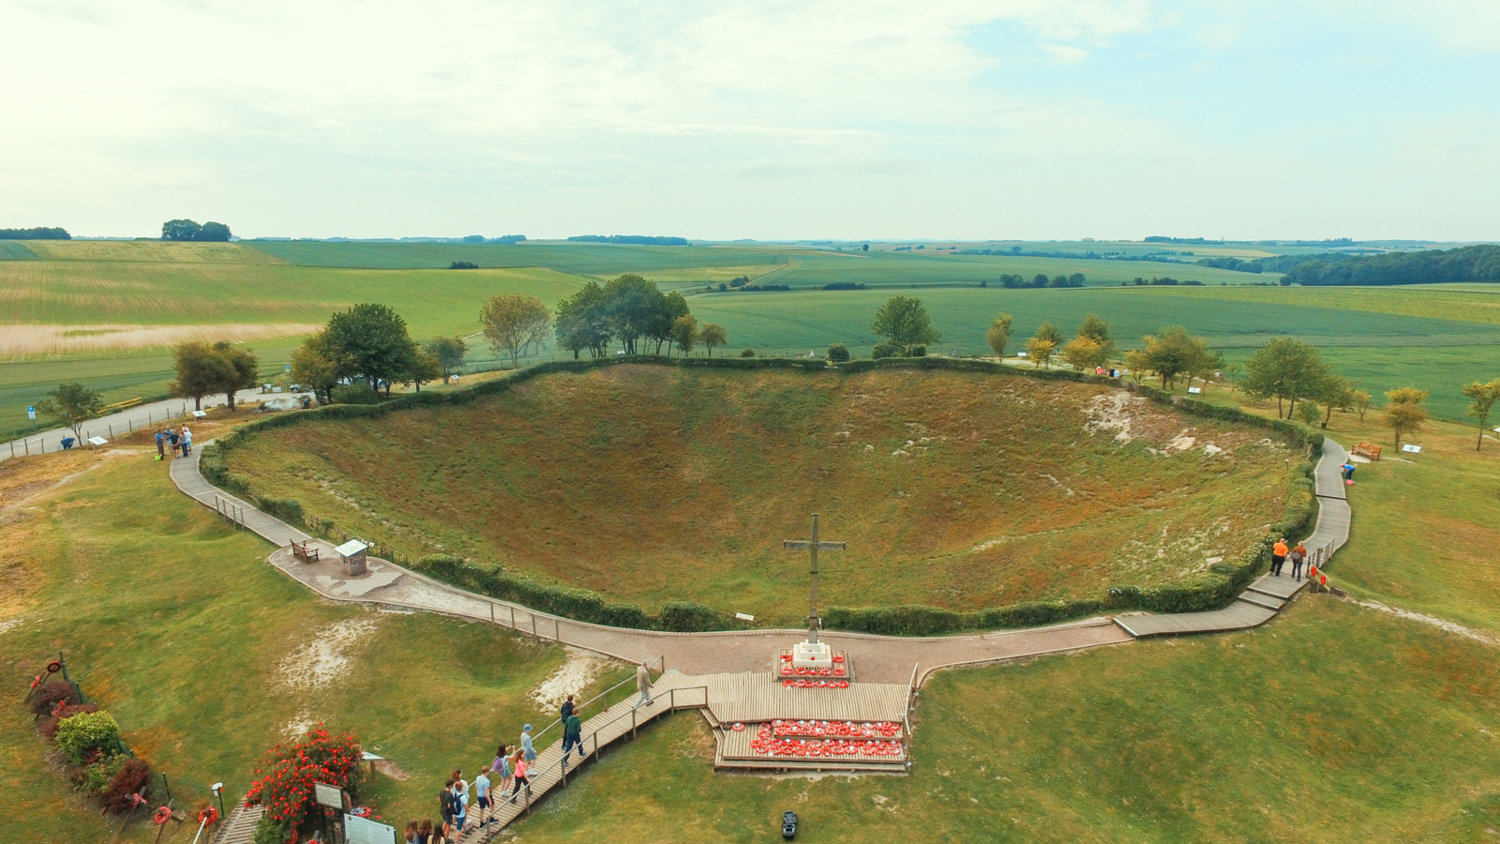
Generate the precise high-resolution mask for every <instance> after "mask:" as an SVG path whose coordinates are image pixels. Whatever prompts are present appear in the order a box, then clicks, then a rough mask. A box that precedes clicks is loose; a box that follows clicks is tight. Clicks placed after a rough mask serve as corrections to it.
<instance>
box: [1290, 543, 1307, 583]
mask: <svg viewBox="0 0 1500 844" xmlns="http://www.w3.org/2000/svg"><path fill="white" fill-rule="evenodd" d="M1289 556H1290V557H1291V558H1292V579H1293V580H1301V579H1302V564H1303V563H1304V562H1305V561H1306V560H1307V546H1306V545H1303V544H1302V543H1301V542H1298V543H1297V547H1296V548H1293V549H1292V553H1291V554H1290V555H1289Z"/></svg>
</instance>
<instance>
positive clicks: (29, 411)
mask: <svg viewBox="0 0 1500 844" xmlns="http://www.w3.org/2000/svg"><path fill="white" fill-rule="evenodd" d="M26 418H27V419H30V420H31V421H33V422H35V421H36V406H35V405H30V404H28V405H26Z"/></svg>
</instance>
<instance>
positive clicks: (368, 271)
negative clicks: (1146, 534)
mask: <svg viewBox="0 0 1500 844" xmlns="http://www.w3.org/2000/svg"><path fill="white" fill-rule="evenodd" d="M1074 245H1076V246H1080V247H1084V246H1089V247H1096V246H1097V247H1103V246H1106V245H1109V246H1111V248H1113V247H1117V246H1121V245H1120V244H1074ZM1030 246H1037V247H1038V248H1047V247H1048V246H1051V245H1049V244H1041V245H1038V244H1031V245H1030ZM1137 246H1138V247H1140V248H1141V249H1144V248H1145V247H1147V246H1150V247H1153V248H1155V247H1158V246H1161V247H1163V248H1167V247H1166V245H1159V244H1137ZM1070 248H1071V247H1070ZM1171 248H1180V249H1182V250H1186V251H1196V250H1194V249H1193V247H1192V246H1191V245H1179V246H1172V247H1171ZM1215 248H1217V247H1215ZM1223 248H1225V249H1230V250H1240V251H1239V252H1237V253H1236V254H1249V253H1248V252H1246V251H1244V250H1246V249H1249V247H1248V246H1245V245H1226V246H1225V247H1223ZM1257 248H1258V247H1257ZM1277 250H1278V251H1295V248H1293V247H1286V248H1281V247H1277ZM1060 251H1061V250H1060ZM1123 251H1129V250H1123ZM1250 251H1255V250H1250ZM1204 254H1207V253H1206V252H1205V253H1204ZM7 258H8V259H11V260H6V259H7ZM452 260H471V261H473V262H475V263H478V264H481V265H483V266H486V267H489V268H488V269H481V270H467V271H451V270H446V269H441V268H442V267H446V266H447V264H448V263H449V262H450V261H452ZM627 271H630V272H642V273H644V274H646V275H647V276H649V277H653V278H656V279H658V280H659V281H660V283H661V284H662V285H663V286H664V287H667V288H670V289H679V290H682V291H684V292H685V293H688V294H689V295H690V303H691V306H692V308H693V311H694V313H695V314H696V315H697V316H698V317H699V320H700V322H710V321H711V322H718V323H721V324H723V325H724V326H726V327H727V328H728V330H729V340H730V344H731V349H730V350H729V351H730V352H731V353H733V352H734V351H735V350H738V349H742V348H754V349H756V350H757V351H760V352H762V353H779V354H806V353H807V352H808V351H809V350H812V351H820V350H822V349H823V348H824V347H826V346H827V344H828V343H830V342H835V341H837V342H844V343H846V344H849V345H850V346H851V347H853V348H854V349H855V351H856V353H858V354H867V353H868V348H869V346H870V345H872V344H873V343H874V341H875V340H876V339H877V338H875V337H874V336H873V335H872V334H871V331H870V327H869V324H870V320H871V319H872V317H873V315H874V312H875V310H876V308H878V307H879V305H880V303H881V302H882V301H884V299H885V298H886V297H888V296H890V295H892V292H893V291H895V290H897V289H901V288H909V289H911V290H915V291H918V292H917V293H916V295H920V296H921V297H922V298H923V299H924V301H926V303H927V305H928V308H929V310H930V311H931V312H932V314H933V320H934V323H935V325H936V326H937V327H938V329H939V330H940V331H942V332H943V335H944V340H943V342H941V343H939V344H937V346H936V351H939V352H945V353H953V354H985V353H987V349H986V348H985V347H984V345H983V336H984V330H985V328H986V327H987V326H988V323H989V320H990V319H991V318H992V317H993V315H994V313H995V312H997V311H1001V310H1004V311H1007V312H1009V313H1011V314H1012V315H1014V316H1015V318H1016V323H1015V328H1014V334H1015V336H1016V341H1015V343H1014V344H1013V348H1019V347H1020V345H1021V343H1022V342H1023V341H1024V339H1025V337H1026V336H1028V335H1029V334H1030V333H1031V332H1032V331H1033V330H1034V329H1035V327H1036V326H1037V325H1038V324H1039V323H1041V322H1042V321H1044V320H1050V321H1052V322H1053V323H1055V324H1057V325H1059V326H1060V327H1061V328H1062V329H1063V330H1064V331H1065V332H1069V331H1071V330H1072V328H1073V327H1074V326H1076V325H1077V324H1078V322H1079V321H1080V320H1081V319H1082V317H1083V316H1084V315H1085V314H1087V313H1099V314H1100V315H1102V316H1104V318H1105V319H1107V320H1109V321H1110V322H1111V323H1112V324H1113V326H1114V334H1115V336H1117V337H1118V338H1120V339H1121V343H1122V348H1125V347H1129V346H1130V345H1133V344H1134V343H1136V342H1138V338H1139V337H1140V336H1141V335H1143V334H1145V333H1147V332H1152V331H1155V330H1157V329H1159V328H1160V327H1162V326H1165V325H1171V324H1182V325H1185V326H1186V327H1187V328H1188V329H1189V330H1191V331H1193V332H1195V333H1198V334H1202V335H1204V336H1206V337H1208V338H1209V340H1210V342H1211V343H1212V344H1213V345H1214V346H1216V347H1217V348H1221V349H1224V350H1226V352H1227V353H1228V357H1229V358H1230V360H1231V361H1234V360H1242V359H1243V358H1244V357H1246V356H1247V355H1248V353H1249V352H1250V351H1251V350H1253V349H1254V348H1255V347H1256V346H1259V345H1260V344H1261V343H1263V342H1265V340H1267V339H1269V338H1271V337H1274V336H1285V335H1290V336H1296V337H1299V338H1301V339H1304V340H1307V341H1308V342H1312V343H1315V344H1317V345H1319V346H1320V347H1322V348H1324V349H1325V350H1326V351H1327V352H1328V355H1329V357H1330V359H1332V360H1334V361H1335V362H1336V363H1337V364H1338V365H1339V366H1340V368H1341V370H1342V371H1344V372H1345V373H1346V374H1348V375H1350V376H1351V377H1354V378H1355V380H1357V381H1358V382H1360V383H1361V384H1362V385H1363V386H1364V387H1365V388H1366V389H1368V390H1370V391H1371V392H1372V393H1375V394H1377V395H1378V394H1379V393H1381V392H1383V391H1384V390H1386V389H1389V388H1392V387H1396V386H1403V385H1407V384H1420V385H1423V386H1427V387H1429V388H1430V389H1431V390H1432V392H1433V398H1432V402H1431V406H1432V409H1433V411H1434V412H1435V413H1437V414H1438V415H1440V416H1442V417H1444V418H1449V419H1458V418H1461V417H1462V413H1463V408H1464V402H1463V400H1462V399H1461V398H1460V397H1459V395H1458V388H1459V387H1460V386H1461V385H1462V384H1463V383H1465V382H1467V381H1471V380H1475V379H1487V378H1490V377H1495V375H1494V374H1495V372H1497V371H1500V328H1497V326H1500V293H1497V290H1500V288H1496V287H1494V286H1488V287H1486V286H1483V285H1442V286H1439V287H1433V288H1428V287H1425V286H1424V287H1400V288H1374V289H1370V288H1358V289H1356V288H1339V289H1316V288H1311V289H1305V288H1279V287H1264V286H1253V285H1257V284H1264V283H1265V282H1267V281H1270V280H1272V279H1273V278H1274V276H1264V275H1253V274H1246V273H1231V272H1227V271H1222V270H1210V269H1208V268H1202V269H1199V268H1196V267H1194V266H1193V265H1191V264H1159V263H1150V262H1135V261H1103V260H1087V259H1082V258H1079V259H1054V258H1019V257H1011V256H966V255H938V254H935V253H934V252H931V251H923V252H912V253H908V252H900V253H896V252H891V251H886V250H884V249H880V248H876V249H872V251H871V252H870V253H853V252H846V253H838V252H830V251H827V250H817V249H810V248H793V247H787V246H769V245H767V246H760V245H754V246H746V245H723V246H693V247H644V246H617V245H609V244H577V243H528V244H518V245H511V246H502V245H463V244H399V243H322V242H302V241H296V242H282V241H257V242H244V243H224V244H216V243H201V244H200V243H163V242H160V241H28V242H25V243H21V242H17V241H3V242H0V291H3V299H0V324H3V325H5V326H6V334H5V337H4V338H3V344H0V345H3V347H4V348H5V349H10V351H5V352H0V433H3V434H9V435H18V434H20V433H23V432H24V431H26V430H27V429H28V428H29V427H30V426H29V425H28V423H27V421H26V419H25V414H24V409H25V407H26V405H28V404H34V403H35V402H37V401H38V400H40V399H41V398H42V396H43V394H45V392H46V391H47V390H48V389H51V388H52V387H54V386H55V385H56V384H57V383H58V382H60V381H65V380H81V381H83V382H85V383H88V384H90V385H92V386H95V387H96V388H98V389H102V390H104V391H105V392H106V397H107V399H110V400H118V399H124V398H133V397H135V396H144V397H152V396H159V395H162V394H163V393H164V392H165V390H166V384H167V381H168V380H170V378H169V375H168V371H169V364H168V363H167V361H168V360H169V358H168V356H167V352H168V349H169V348H170V347H171V345H173V344H174V343H176V342H178V341H179V340H180V339H181V338H182V337H184V336H188V335H191V334H202V335H207V336H210V337H215V338H216V336H217V335H223V336H229V337H232V338H235V339H238V340H242V341H243V342H245V343H246V344H248V345H249V346H250V347H251V348H253V349H255V350H256V351H257V353H259V354H260V355H261V358H262V362H263V363H264V364H265V365H266V366H267V367H268V368H270V369H273V370H278V369H280V367H281V365H282V364H284V363H285V362H286V360H287V359H288V358H289V356H290V353H291V350H292V349H293V348H294V347H295V345H296V343H297V342H298V338H299V337H300V336H301V335H302V334H303V333H304V332H306V331H308V330H310V329H311V327H312V326H315V325H318V324H321V323H323V322H324V321H325V320H326V319H327V317H328V315H329V314H330V313H332V312H333V311H335V310H339V309H341V308H345V307H348V306H350V305H352V304H354V303H357V302H361V301H374V302H381V303H384V304H389V305H391V306H392V307H394V308H396V309H397V310H398V311H399V312H401V313H402V314H403V315H404V316H405V317H406V319H407V321H408V322H409V324H410V325H411V327H412V331H413V334H414V335H415V336H417V337H419V338H425V337H430V336H433V335H436V334H452V333H462V334H471V333H473V332H474V331H475V330H476V329H477V328H478V325H477V314H478V310H479V307H480V305H481V304H482V303H483V301H484V300H485V299H487V298H488V297H490V296H492V295H495V294H497V293H504V292H519V293H525V294H527V295H536V296H540V297H541V298H542V299H543V300H544V301H546V302H549V303H553V302H556V301H558V300H560V299H561V298H563V297H564V296H567V295H569V294H570V293H571V292H572V291H573V290H575V289H577V287H578V286H579V285H580V284H582V283H583V282H584V281H586V280H587V279H588V278H609V277H612V276H614V275H617V274H619V273H621V272H627ZM1074 271H1080V272H1083V273H1085V275H1087V276H1088V278H1089V280H1090V287H1089V288H1088V289H1083V290H1003V289H999V288H997V287H994V286H991V287H989V288H987V289H978V288H977V287H975V285H977V284H979V283H980V282H981V281H989V282H992V283H993V282H995V281H996V280H997V279H998V278H999V276H1000V275H1001V274H1002V273H1007V272H1016V273H1020V274H1021V275H1023V276H1026V277H1030V276H1031V275H1033V274H1035V273H1036V272H1044V273H1046V274H1048V275H1056V274H1066V273H1071V272H1074ZM737 275H748V276H750V277H752V278H755V279H757V280H759V281H763V282H765V283H784V284H789V285H791V286H793V287H794V288H796V289H795V290H794V291H792V292H790V293H722V294H721V293H717V292H713V293H704V292H703V288H704V286H705V285H712V286H714V287H716V286H717V285H718V284H719V283H721V282H724V281H726V280H727V279H729V278H732V277H734V276H737ZM1137 275H1144V276H1150V275H1172V276H1175V277H1178V278H1192V277H1197V278H1200V279H1201V280H1203V281H1205V282H1206V283H1207V284H1208V285H1209V286H1205V287H1192V288H1187V287H1177V288H1149V289H1141V288H1134V287H1131V288H1121V287H1119V286H1118V285H1119V282H1120V281H1125V280H1129V279H1131V278H1134V277H1135V276H1137ZM832 281H857V282H861V283H865V284H868V285H871V286H872V289H869V290H865V291H845V292H831V291H829V292H825V291H820V290H816V289H810V288H816V287H820V286H821V285H823V284H826V283H829V282H832ZM1220 284H1224V285H1226V286H1217V285H1220ZM133 327H139V328H133ZM473 345H474V346H475V348H474V349H473V350H472V351H471V360H472V361H475V362H477V363H478V364H479V365H481V366H488V365H494V363H495V362H496V361H497V359H498V356H496V355H494V353H493V352H491V350H489V349H488V348H487V347H484V346H483V344H482V342H477V343H474V344H473ZM555 354H556V352H555V350H547V351H545V352H544V353H543V356H544V357H546V356H552V355H555Z"/></svg>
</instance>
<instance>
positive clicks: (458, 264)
mask: <svg viewBox="0 0 1500 844" xmlns="http://www.w3.org/2000/svg"><path fill="white" fill-rule="evenodd" d="M448 269H450V270H477V269H479V265H478V264H476V263H474V262H473V261H454V262H453V263H451V264H449V265H448Z"/></svg>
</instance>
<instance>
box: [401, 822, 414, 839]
mask: <svg viewBox="0 0 1500 844" xmlns="http://www.w3.org/2000/svg"><path fill="white" fill-rule="evenodd" d="M401 841H402V843H403V844H416V842H417V822H416V821H407V822H406V835H405V837H403V838H402V839H401Z"/></svg>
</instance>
